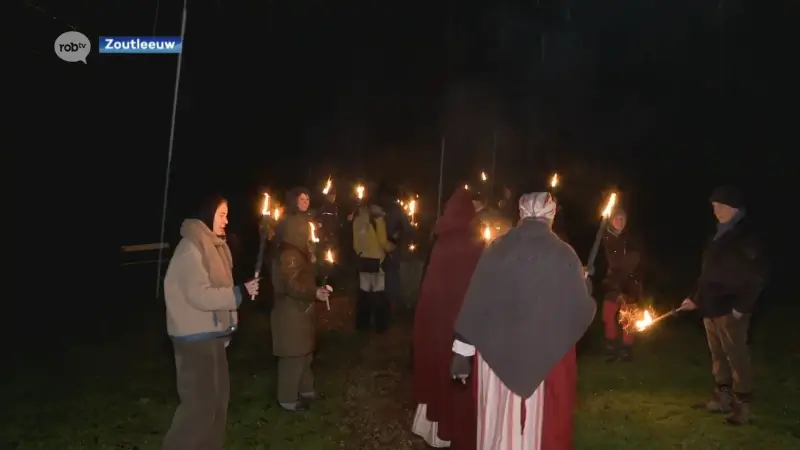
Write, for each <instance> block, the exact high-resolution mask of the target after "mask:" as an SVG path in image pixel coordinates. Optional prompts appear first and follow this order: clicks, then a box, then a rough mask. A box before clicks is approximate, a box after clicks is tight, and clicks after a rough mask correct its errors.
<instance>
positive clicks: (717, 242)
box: [682, 186, 768, 425]
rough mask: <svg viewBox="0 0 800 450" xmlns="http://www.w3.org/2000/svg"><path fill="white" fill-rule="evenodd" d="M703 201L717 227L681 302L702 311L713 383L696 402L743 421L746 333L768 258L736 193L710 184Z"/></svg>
mask: <svg viewBox="0 0 800 450" xmlns="http://www.w3.org/2000/svg"><path fill="white" fill-rule="evenodd" d="M709 201H710V202H711V205H712V207H713V209H714V216H716V219H717V222H718V223H717V230H716V233H715V234H714V236H712V238H711V239H710V241H709V242H708V245H707V246H706V249H705V251H704V252H703V263H702V266H701V271H700V277H699V279H698V281H697V288H696V290H695V293H694V294H692V295H691V296H689V297H687V298H686V300H684V301H683V304H682V307H683V308H684V309H686V310H697V311H699V312H700V314H701V315H702V316H703V324H704V325H705V328H706V337H707V339H708V347H709V349H710V350H711V359H712V362H713V364H712V373H713V375H714V382H715V383H716V388H715V389H714V392H713V395H712V397H711V399H710V400H709V401H707V402H705V403H701V404H698V405H696V407H697V408H699V409H706V410H707V411H709V412H712V413H727V416H726V417H725V422H726V423H728V424H731V425H743V424H746V423H749V422H750V401H751V398H752V392H753V368H752V365H751V362H750V352H749V350H748V348H747V333H748V329H749V326H750V317H751V314H752V312H753V311H754V309H755V306H756V300H757V299H758V297H759V295H760V294H761V291H762V289H763V287H764V284H765V283H766V278H767V273H768V263H767V258H766V255H765V252H764V250H763V246H762V243H761V241H760V240H759V238H758V237H757V236H756V235H755V233H754V232H753V230H752V228H751V226H750V224H749V223H748V221H747V219H746V218H745V216H746V211H745V208H744V203H743V201H742V198H741V195H740V194H739V192H738V191H737V190H736V189H735V188H734V187H732V186H721V187H718V188H716V189H714V191H713V192H712V193H711V197H710V199H709Z"/></svg>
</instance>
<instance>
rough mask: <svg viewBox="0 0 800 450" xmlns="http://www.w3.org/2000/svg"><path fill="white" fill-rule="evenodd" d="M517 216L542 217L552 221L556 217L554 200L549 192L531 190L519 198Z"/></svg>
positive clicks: (522, 217) (521, 217)
mask: <svg viewBox="0 0 800 450" xmlns="http://www.w3.org/2000/svg"><path fill="white" fill-rule="evenodd" d="M519 218H520V219H527V218H534V219H543V220H549V221H551V222H552V221H553V219H555V218H556V201H555V199H554V198H553V196H552V195H550V193H549V192H531V193H530V194H525V195H523V196H522V197H520V198H519Z"/></svg>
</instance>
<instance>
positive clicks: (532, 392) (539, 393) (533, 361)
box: [451, 192, 597, 450]
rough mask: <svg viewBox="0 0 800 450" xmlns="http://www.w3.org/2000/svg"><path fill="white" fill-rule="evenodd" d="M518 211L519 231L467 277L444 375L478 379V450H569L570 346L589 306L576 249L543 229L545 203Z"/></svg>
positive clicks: (573, 383)
mask: <svg viewBox="0 0 800 450" xmlns="http://www.w3.org/2000/svg"><path fill="white" fill-rule="evenodd" d="M519 211H520V218H521V220H520V222H519V224H518V225H517V226H516V227H515V228H513V229H512V230H511V231H509V232H508V233H507V234H505V235H504V236H501V237H499V238H497V239H495V240H493V241H492V243H491V244H490V245H489V246H488V247H487V249H486V251H484V252H483V254H482V255H481V258H480V260H479V261H478V265H477V267H476V268H475V271H474V273H473V274H472V279H471V280H470V284H469V288H468V290H467V293H466V295H465V297H464V302H463V304H462V306H461V310H460V311H459V314H458V318H457V319H456V324H455V340H454V342H453V347H452V350H453V361H452V365H451V375H452V377H453V379H457V380H461V381H462V382H463V383H464V384H467V383H474V381H472V380H473V379H475V378H477V383H478V390H477V402H478V409H477V411H478V413H477V414H478V434H477V449H478V450H571V449H572V426H573V422H572V420H573V419H572V416H573V409H574V407H575V395H576V390H577V375H578V370H577V369H578V368H577V361H576V357H575V344H576V343H577V342H578V340H579V339H580V338H581V337H582V336H583V334H584V333H585V332H586V330H587V329H588V328H589V325H590V324H591V323H592V319H594V315H595V313H596V311H597V304H596V303H595V301H594V300H593V299H592V298H591V296H590V291H589V285H588V283H587V278H586V272H585V271H584V270H583V267H582V264H581V261H580V260H579V259H578V256H577V255H576V254H575V251H574V250H573V249H572V247H570V246H569V245H568V244H567V243H565V242H564V241H562V240H561V239H559V238H558V236H556V234H555V233H554V232H553V230H552V229H551V227H552V225H553V219H554V218H555V214H556V203H555V201H554V200H553V198H552V196H551V195H550V194H549V193H547V192H534V193H530V194H525V195H523V196H522V197H521V198H520V199H519ZM473 369H474V372H475V375H476V376H471V374H472V372H473Z"/></svg>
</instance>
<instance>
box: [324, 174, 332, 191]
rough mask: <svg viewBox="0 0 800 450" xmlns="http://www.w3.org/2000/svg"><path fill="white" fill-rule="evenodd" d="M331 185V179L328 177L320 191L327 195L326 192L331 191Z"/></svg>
mask: <svg viewBox="0 0 800 450" xmlns="http://www.w3.org/2000/svg"><path fill="white" fill-rule="evenodd" d="M332 185H333V180H332V179H331V177H328V181H326V182H325V187H324V188H323V189H322V193H323V194H325V195H328V192H330V191H331V186H332Z"/></svg>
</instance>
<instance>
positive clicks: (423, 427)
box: [412, 189, 485, 450]
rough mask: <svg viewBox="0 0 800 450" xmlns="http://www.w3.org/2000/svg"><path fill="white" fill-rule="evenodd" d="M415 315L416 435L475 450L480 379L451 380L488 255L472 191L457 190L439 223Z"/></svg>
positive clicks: (430, 441) (435, 443) (432, 443)
mask: <svg viewBox="0 0 800 450" xmlns="http://www.w3.org/2000/svg"><path fill="white" fill-rule="evenodd" d="M434 233H435V236H436V243H435V245H434V246H433V249H432V250H431V254H430V262H429V264H428V267H427V270H426V275H425V277H424V281H423V282H422V285H421V288H420V295H419V301H418V303H417V309H416V314H415V317H414V339H413V340H414V400H415V401H416V402H417V404H418V407H417V413H416V416H415V418H414V424H413V428H412V429H413V432H414V433H415V434H417V435H419V436H421V437H422V438H423V439H425V442H427V443H428V445H430V446H432V447H443V446H448V445H449V447H450V448H451V449H455V450H474V449H475V442H476V439H477V423H476V418H477V416H476V408H477V404H476V402H475V389H474V387H475V386H473V384H474V379H472V380H471V386H470V388H468V389H465V388H464V387H463V386H460V385H456V384H454V383H453V382H452V380H450V379H449V378H450V377H449V369H450V360H451V357H452V350H451V349H452V345H453V330H454V328H455V322H456V317H457V316H458V312H459V310H460V309H461V304H462V302H463V301H464V295H465V294H466V292H467V287H468V286H469V280H470V278H471V277H472V272H473V271H474V270H475V266H476V265H477V263H478V258H480V256H481V252H483V248H484V245H485V242H484V241H483V240H482V239H481V235H480V227H479V222H478V220H477V218H476V212H475V206H474V204H473V202H472V199H471V196H470V193H469V192H468V191H466V190H464V189H457V190H456V191H455V193H454V194H453V195H452V196H451V197H450V200H448V201H447V204H446V205H445V208H444V214H443V215H442V217H441V218H440V219H439V220H438V221H437V223H436V229H435V231H434Z"/></svg>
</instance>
